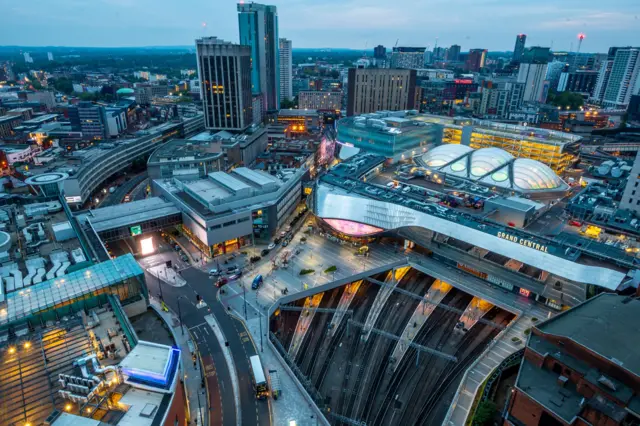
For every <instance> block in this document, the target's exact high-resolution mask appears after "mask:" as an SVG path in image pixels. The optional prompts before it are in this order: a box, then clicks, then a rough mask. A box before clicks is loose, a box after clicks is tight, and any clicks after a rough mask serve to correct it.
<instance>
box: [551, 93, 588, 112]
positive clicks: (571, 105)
mask: <svg viewBox="0 0 640 426" xmlns="http://www.w3.org/2000/svg"><path fill="white" fill-rule="evenodd" d="M550 102H551V104H552V105H555V106H558V107H560V108H562V109H570V110H577V109H579V108H580V107H581V106H582V105H583V104H584V98H583V97H582V95H581V94H580V93H574V92H569V91H566V92H562V93H560V94H556V93H551V96H550ZM567 107H568V108H567Z"/></svg>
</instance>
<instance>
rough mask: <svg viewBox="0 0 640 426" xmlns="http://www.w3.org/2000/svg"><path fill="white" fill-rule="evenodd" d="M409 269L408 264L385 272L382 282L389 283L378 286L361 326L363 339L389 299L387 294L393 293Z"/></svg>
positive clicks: (366, 336) (367, 335) (368, 333)
mask: <svg viewBox="0 0 640 426" xmlns="http://www.w3.org/2000/svg"><path fill="white" fill-rule="evenodd" d="M409 269H411V268H409V267H408V266H403V267H402V268H397V269H394V270H392V271H390V272H389V274H387V277H386V278H385V281H384V282H385V283H386V284H389V285H386V286H382V287H380V291H378V294H377V295H376V300H374V302H373V306H372V307H371V310H370V311H369V315H367V320H366V321H365V323H364V327H363V328H362V332H363V334H364V336H363V340H365V341H366V340H367V339H368V338H369V335H370V334H371V329H372V328H373V326H374V325H375V323H376V321H377V320H378V316H379V315H380V312H382V308H383V307H384V305H386V303H387V299H389V296H391V293H393V290H394V289H395V288H396V285H398V282H400V280H401V279H402V277H404V276H405V274H406V273H407V272H408V271H409Z"/></svg>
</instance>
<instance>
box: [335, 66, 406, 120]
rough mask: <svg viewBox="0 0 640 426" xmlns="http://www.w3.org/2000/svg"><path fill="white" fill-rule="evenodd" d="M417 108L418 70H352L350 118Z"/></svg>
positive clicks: (350, 78) (348, 105)
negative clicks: (371, 113)
mask: <svg viewBox="0 0 640 426" xmlns="http://www.w3.org/2000/svg"><path fill="white" fill-rule="evenodd" d="M415 107H416V70H414V69H393V68H391V69H375V68H367V69H362V68H349V84H348V93H347V115H348V116H352V115H359V114H366V113H370V112H375V111H380V110H389V111H399V110H407V109H414V108H415Z"/></svg>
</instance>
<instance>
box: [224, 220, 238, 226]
mask: <svg viewBox="0 0 640 426" xmlns="http://www.w3.org/2000/svg"><path fill="white" fill-rule="evenodd" d="M235 224H236V221H235V220H232V221H230V222H225V223H223V224H222V226H224V227H227V226H231V225H235Z"/></svg>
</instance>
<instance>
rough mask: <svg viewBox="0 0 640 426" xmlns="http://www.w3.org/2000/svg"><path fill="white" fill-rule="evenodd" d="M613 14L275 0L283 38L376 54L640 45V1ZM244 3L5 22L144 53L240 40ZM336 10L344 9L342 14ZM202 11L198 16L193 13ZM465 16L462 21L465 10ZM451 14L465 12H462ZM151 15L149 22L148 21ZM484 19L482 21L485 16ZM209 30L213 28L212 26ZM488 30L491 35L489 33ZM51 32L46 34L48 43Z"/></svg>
mask: <svg viewBox="0 0 640 426" xmlns="http://www.w3.org/2000/svg"><path fill="white" fill-rule="evenodd" d="M616 3H617V4H616V8H615V10H614V11H611V10H610V8H608V7H607V8H605V6H604V5H603V4H602V3H600V2H595V1H592V0H582V1H578V0H567V1H565V2H562V3H561V4H558V2H552V1H550V0H544V1H542V2H537V3H536V4H535V5H534V4H521V5H513V4H508V7H506V5H507V3H506V2H505V1H504V0H480V1H473V2H471V1H468V0H454V1H448V2H444V1H437V2H435V3H430V4H428V5H426V4H413V5H412V6H411V7H410V8H398V7H396V6H394V5H391V4H388V3H387V2H382V1H380V0H370V1H367V2H365V1H363V0H350V1H347V2H337V1H334V0H329V1H328V2H323V3H322V4H314V3H312V2H309V1H308V0H292V1H291V0H290V1H286V2H285V1H282V0H278V1H271V2H266V4H272V5H274V6H276V7H278V14H279V20H280V36H281V37H286V38H288V39H290V40H293V41H294V42H295V45H296V46H297V47H299V48H353V49H358V48H365V46H366V48H367V50H369V49H371V48H373V46H375V45H378V44H382V45H385V46H386V47H388V48H390V47H392V46H393V45H394V44H395V42H396V40H399V44H398V45H399V46H430V47H431V48H433V47H434V45H435V43H436V38H437V39H438V46H450V45H452V44H459V45H461V46H462V51H463V52H466V51H468V50H469V49H472V48H483V49H488V50H492V51H510V50H512V49H513V36H514V34H518V33H525V34H527V45H528V46H534V45H541V46H548V47H551V45H552V44H553V46H552V47H553V49H554V50H570V49H571V48H573V50H575V49H576V47H577V39H576V35H577V34H578V33H580V32H583V33H586V35H587V38H586V39H585V41H584V43H583V46H582V49H581V50H582V52H606V51H607V49H608V47H610V46H616V45H617V46H626V45H640V33H638V32H637V31H633V30H634V29H635V28H636V27H637V25H638V16H639V15H640V4H638V2H637V1H633V0H619V1H618V2H616ZM236 5H237V2H235V1H229V2H224V3H223V4H214V3H213V2H210V3H209V2H205V1H204V0H194V2H193V4H191V5H189V7H188V8H187V7H185V8H173V7H164V8H161V7H158V4H157V3H151V2H150V1H149V0H142V1H133V0H101V1H99V2H96V3H93V4H92V5H91V7H90V8H85V7H84V4H82V3H78V2H77V0H61V1H59V2H55V5H54V4H51V3H49V2H44V1H42V0H35V4H33V3H30V4H29V6H26V5H25V6H23V5H13V6H11V7H9V8H8V10H7V13H4V14H3V15H2V17H0V25H1V26H2V27H3V28H4V29H5V30H6V31H5V36H4V37H3V43H4V44H5V45H19V46H74V47H139V46H175V45H178V46H182V45H191V44H192V42H193V40H194V39H196V38H200V37H203V36H217V37H220V38H222V39H225V40H229V41H232V42H237V41H238V30H237V10H236V8H237V6H236ZM338 7H339V8H340V9H338ZM194 9H196V10H199V11H200V13H199V14H197V15H194V14H193V13H192V11H193V10H194ZM460 10H464V14H460V13H458V12H457V11H460ZM452 12H455V13H458V14H457V15H454V14H453V13H452ZM94 16H100V17H101V19H100V20H96V19H93V18H92V17H94ZM140 16H145V19H142V20H141V19H140ZM479 17H481V18H482V19H479ZM205 24H206V25H205ZM488 28H490V29H491V32H490V33H489V32H487V31H486V30H487V29H488ZM43 35H45V36H43Z"/></svg>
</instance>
